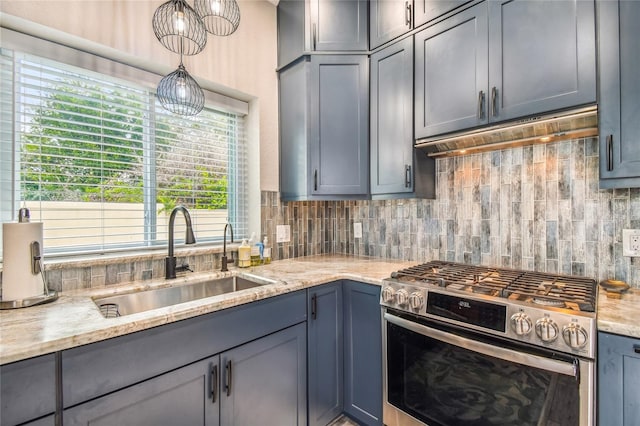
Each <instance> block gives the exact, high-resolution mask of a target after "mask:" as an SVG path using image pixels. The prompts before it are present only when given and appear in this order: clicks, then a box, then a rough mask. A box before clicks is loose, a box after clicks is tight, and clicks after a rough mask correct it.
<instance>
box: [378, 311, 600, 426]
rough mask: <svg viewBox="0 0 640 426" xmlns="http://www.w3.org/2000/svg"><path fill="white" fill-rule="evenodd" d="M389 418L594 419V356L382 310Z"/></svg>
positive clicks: (397, 423)
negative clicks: (583, 356)
mask: <svg viewBox="0 0 640 426" xmlns="http://www.w3.org/2000/svg"><path fill="white" fill-rule="evenodd" d="M383 333H384V334H385V336H384V348H383V350H384V353H383V356H384V364H385V365H384V409H383V420H384V423H385V424H386V425H388V426H410V425H411V426H414V425H429V426H440V425H442V426H463V425H467V426H476V425H483V426H488V425H518V426H525V425H536V426H542V425H562V426H574V425H575V426H592V425H593V424H594V420H593V419H594V415H595V413H594V403H593V401H594V399H593V398H594V389H595V388H594V363H593V361H588V360H584V359H579V358H576V357H572V356H569V355H564V354H557V353H554V352H552V351H546V350H544V349H538V348H532V347H528V346H524V345H518V344H515V343H513V342H508V341H504V340H502V339H497V338H494V337H487V336H486V335H481V334H477V333H475V332H468V331H467V330H462V329H458V328H455V327H453V326H448V325H443V324H441V323H439V322H434V321H430V320H427V319H424V318H419V317H414V316H413V315H410V314H404V313H398V312H395V311H390V310H387V312H385V313H384V317H383Z"/></svg>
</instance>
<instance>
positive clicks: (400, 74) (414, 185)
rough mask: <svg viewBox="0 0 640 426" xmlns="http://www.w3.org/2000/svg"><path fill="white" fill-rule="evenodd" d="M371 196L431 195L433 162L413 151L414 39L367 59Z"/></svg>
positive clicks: (432, 194)
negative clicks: (369, 61)
mask: <svg viewBox="0 0 640 426" xmlns="http://www.w3.org/2000/svg"><path fill="white" fill-rule="evenodd" d="M370 68H371V69H370V75H371V78H370V80H371V83H370V90H371V92H370V114H371V117H370V123H369V124H370V127H371V128H370V135H371V139H370V154H371V164H370V166H369V168H370V171H371V180H370V185H371V186H370V190H371V196H372V198H390V197H392V196H416V197H427V198H433V197H435V165H434V163H435V162H434V160H433V159H431V158H428V157H427V156H426V155H425V154H424V153H422V152H414V148H413V38H411V37H409V38H405V39H403V40H400V41H399V42H397V43H394V44H392V45H390V46H387V47H385V48H384V49H382V50H380V51H378V52H376V53H374V54H373V55H371V63H370Z"/></svg>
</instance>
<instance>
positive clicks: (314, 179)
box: [313, 169, 318, 191]
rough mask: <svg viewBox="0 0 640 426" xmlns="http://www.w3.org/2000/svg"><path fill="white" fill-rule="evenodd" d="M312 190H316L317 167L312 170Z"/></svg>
mask: <svg viewBox="0 0 640 426" xmlns="http://www.w3.org/2000/svg"><path fill="white" fill-rule="evenodd" d="M313 190H314V191H317V190H318V169H315V170H314V171H313Z"/></svg>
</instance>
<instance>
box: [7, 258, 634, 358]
mask: <svg viewBox="0 0 640 426" xmlns="http://www.w3.org/2000/svg"><path fill="white" fill-rule="evenodd" d="M415 263H416V262H415V261H411V262H407V261H398V260H388V259H380V258H372V257H365V256H351V255H316V256H308V257H299V258H295V259H288V260H280V261H275V262H272V263H271V264H270V265H263V266H258V267H252V268H246V269H239V268H231V270H230V272H226V273H221V272H208V273H197V274H190V275H188V276H184V277H179V278H178V279H176V280H172V281H170V282H167V281H166V280H164V279H161V280H153V281H149V282H147V281H144V282H134V283H129V284H119V285H114V286H107V287H101V288H96V289H82V290H73V291H68V292H61V293H60V297H59V299H58V300H56V301H55V302H52V303H50V304H46V305H41V306H34V307H30V308H24V309H17V310H8V311H0V365H4V364H9V363H12V362H16V361H21V360H24V359H28V358H32V357H36V356H40V355H45V354H49V353H54V352H57V351H62V350H65V349H70V348H74V347H77V346H82V345H86V344H90V343H95V342H99V341H102V340H106V339H110V338H114V337H118V336H123V335H126V334H129V333H134V332H137V331H142V330H146V329H149V328H153V327H157V326H161V325H164V324H169V323H172V322H175V321H180V320H184V319H188V318H192V317H196V316H199V315H204V314H208V313H211V312H216V311H219V310H222V309H227V308H231V307H234V306H239V305H242V304H245V303H251V302H254V301H257V300H262V299H266V298H269V297H273V296H278V295H282V294H286V293H289V292H293V291H297V290H302V289H306V288H309V287H313V286H316V285H321V284H325V283H329V282H332V281H336V280H343V279H347V280H349V279H350V280H355V281H359V282H364V283H368V284H373V285H381V283H382V280H383V279H385V278H387V277H389V275H390V274H391V272H393V271H397V270H399V269H403V268H406V267H409V266H412V265H415ZM243 274H244V275H247V274H248V275H254V276H257V277H260V278H263V279H266V280H272V281H273V284H266V285H262V286H259V287H256V288H252V289H247V290H241V291H237V292H233V293H228V294H224V295H220V296H213V297H209V298H205V299H200V300H195V301H192V302H187V303H182V304H179V305H174V306H170V307H166V308H160V309H154V310H151V311H146V312H140V313H136V314H132V315H127V316H123V317H120V318H110V319H106V318H104V317H103V316H102V315H101V314H100V310H99V308H98V307H97V306H96V305H95V303H93V298H96V297H103V296H108V295H114V294H120V293H130V292H135V291H144V290H148V289H152V288H158V287H165V286H168V285H180V284H186V283H189V282H194V281H198V280H207V279H215V278H221V277H224V276H230V275H243ZM597 326H598V330H599V331H603V332H608V333H613V334H619V335H623V336H628V337H635V338H640V289H631V290H629V291H628V292H626V293H625V294H623V295H622V298H621V299H611V298H608V297H607V296H606V294H605V293H604V291H602V290H600V293H599V295H598V313H597Z"/></svg>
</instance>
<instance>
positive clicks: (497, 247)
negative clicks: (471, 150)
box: [261, 138, 640, 287]
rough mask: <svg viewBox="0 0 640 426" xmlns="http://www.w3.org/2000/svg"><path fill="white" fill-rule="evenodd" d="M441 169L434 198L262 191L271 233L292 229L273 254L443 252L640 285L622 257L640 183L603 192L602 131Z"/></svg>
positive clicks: (447, 161)
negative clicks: (327, 197) (356, 229)
mask: <svg viewBox="0 0 640 426" xmlns="http://www.w3.org/2000/svg"><path fill="white" fill-rule="evenodd" d="M436 172H437V190H436V199H435V200H417V199H404V200H385V201H302V202H282V201H280V199H279V194H278V193H277V192H266V191H263V192H262V207H261V208H262V212H261V213H262V231H263V233H266V234H267V235H268V236H269V240H270V241H272V242H275V230H276V225H281V224H288V225H290V226H291V241H290V242H289V243H278V244H275V243H274V253H273V257H274V259H283V258H291V257H297V256H304V255H311V254H320V253H345V254H360V255H370V256H380V257H383V258H392V259H402V260H411V261H416V262H424V261H428V260H433V259H439V260H450V261H458V262H467V263H474V264H482V265H487V266H504V267H511V268H517V269H526V270H537V271H546V272H555V273H561V274H575V275H584V276H589V277H593V278H595V279H597V280H601V279H605V278H614V277H615V278H617V279H621V280H625V281H627V282H628V283H629V284H630V285H632V286H635V287H640V259H637V258H629V257H623V256H622V229H625V228H635V229H640V189H639V188H633V189H619V190H603V189H599V187H598V140H597V138H584V139H577V140H573V141H564V142H557V143H552V144H546V145H535V146H528V147H520V148H512V149H506V150H502V151H493V152H485V153H481V154H472V155H467V156H459V157H450V158H442V159H438V160H437V161H436ZM354 222H361V223H362V229H363V236H362V238H358V239H356V238H354V236H353V223H354Z"/></svg>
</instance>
